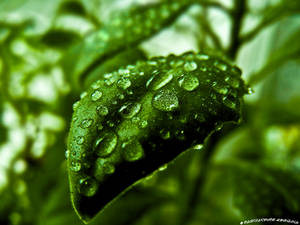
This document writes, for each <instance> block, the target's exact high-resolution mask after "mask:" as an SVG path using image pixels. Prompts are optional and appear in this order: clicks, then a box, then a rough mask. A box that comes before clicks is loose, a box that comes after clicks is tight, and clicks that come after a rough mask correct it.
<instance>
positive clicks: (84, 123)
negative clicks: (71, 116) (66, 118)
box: [80, 119, 94, 128]
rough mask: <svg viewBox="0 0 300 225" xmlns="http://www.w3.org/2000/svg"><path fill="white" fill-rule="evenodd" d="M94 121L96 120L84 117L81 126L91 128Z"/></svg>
mask: <svg viewBox="0 0 300 225" xmlns="http://www.w3.org/2000/svg"><path fill="white" fill-rule="evenodd" d="M93 122H94V121H93V119H84V120H82V122H81V124H80V126H81V127H82V128H89V127H90V126H91V125H92V124H93Z"/></svg>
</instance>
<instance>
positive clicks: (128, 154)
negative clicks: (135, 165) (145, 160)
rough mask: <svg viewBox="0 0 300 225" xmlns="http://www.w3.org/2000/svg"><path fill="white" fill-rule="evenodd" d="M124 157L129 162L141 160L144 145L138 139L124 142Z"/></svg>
mask: <svg viewBox="0 0 300 225" xmlns="http://www.w3.org/2000/svg"><path fill="white" fill-rule="evenodd" d="M122 149H123V152H122V153H123V157H124V159H125V160H126V161H128V162H133V161H136V160H139V159H141V158H142V157H143V155H144V150H143V147H142V146H141V144H140V142H139V141H137V140H135V139H134V140H130V141H128V142H125V143H123V144H122Z"/></svg>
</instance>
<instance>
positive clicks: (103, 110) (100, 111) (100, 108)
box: [96, 105, 108, 116]
mask: <svg viewBox="0 0 300 225" xmlns="http://www.w3.org/2000/svg"><path fill="white" fill-rule="evenodd" d="M96 110H97V113H98V115H99V116H106V115H107V114H108V108H107V107H106V106H104V105H99V106H97V108H96Z"/></svg>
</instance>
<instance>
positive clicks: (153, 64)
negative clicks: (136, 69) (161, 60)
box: [147, 60, 157, 66]
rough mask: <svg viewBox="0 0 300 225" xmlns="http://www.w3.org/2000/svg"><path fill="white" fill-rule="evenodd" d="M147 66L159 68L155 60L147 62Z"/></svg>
mask: <svg viewBox="0 0 300 225" xmlns="http://www.w3.org/2000/svg"><path fill="white" fill-rule="evenodd" d="M147 65H149V66H157V62H156V61H154V60H150V61H147Z"/></svg>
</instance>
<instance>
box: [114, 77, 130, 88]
mask: <svg viewBox="0 0 300 225" xmlns="http://www.w3.org/2000/svg"><path fill="white" fill-rule="evenodd" d="M117 86H118V87H119V88H122V89H123V90H126V89H127V88H129V87H130V86H131V81H130V80H129V78H126V77H122V78H120V79H119V80H118V82H117Z"/></svg>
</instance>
